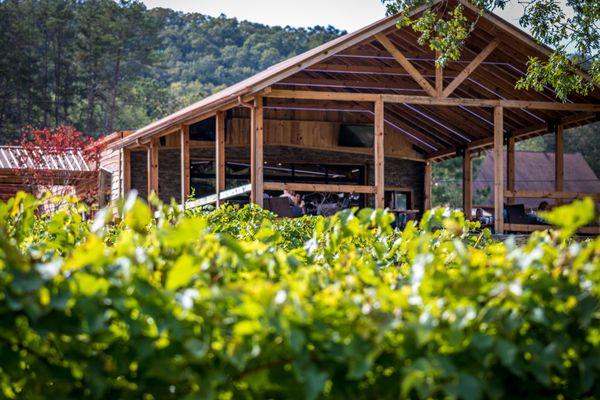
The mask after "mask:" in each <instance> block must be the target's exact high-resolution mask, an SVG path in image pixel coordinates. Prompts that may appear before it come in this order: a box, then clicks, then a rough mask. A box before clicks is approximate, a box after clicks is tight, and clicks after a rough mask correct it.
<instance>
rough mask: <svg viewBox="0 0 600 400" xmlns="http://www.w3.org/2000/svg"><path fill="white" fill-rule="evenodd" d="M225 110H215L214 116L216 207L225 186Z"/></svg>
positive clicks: (219, 202) (218, 204)
mask: <svg viewBox="0 0 600 400" xmlns="http://www.w3.org/2000/svg"><path fill="white" fill-rule="evenodd" d="M225 115H226V114H225V112H224V111H219V112H217V116H216V118H215V122H216V126H215V132H216V137H215V179H216V181H215V189H216V192H217V193H216V194H217V207H218V206H220V205H221V197H220V193H221V192H223V191H224V190H225V188H226V182H225V168H226V164H225Z"/></svg>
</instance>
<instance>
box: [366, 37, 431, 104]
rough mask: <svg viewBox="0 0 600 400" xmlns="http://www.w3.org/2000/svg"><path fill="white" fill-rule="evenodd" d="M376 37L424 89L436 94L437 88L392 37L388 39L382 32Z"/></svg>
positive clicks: (428, 92)
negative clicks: (396, 44) (395, 43)
mask: <svg viewBox="0 0 600 400" xmlns="http://www.w3.org/2000/svg"><path fill="white" fill-rule="evenodd" d="M375 38H376V39H377V40H378V41H379V43H381V44H382V45H383V47H385V49H386V50H387V51H389V52H390V54H391V55H392V57H394V59H395V60H396V61H398V63H399V64H400V65H402V68H404V69H405V70H406V72H408V73H409V74H410V76H412V77H413V79H414V80H415V81H416V82H417V83H418V84H419V86H421V87H422V88H423V90H425V92H426V93H427V94H428V95H430V96H435V89H434V88H433V87H432V86H431V85H430V84H429V82H428V81H427V79H425V77H423V75H421V73H420V72H419V71H417V69H416V68H415V67H414V66H413V65H412V63H411V62H410V61H409V60H408V58H406V57H405V56H404V54H402V52H401V51H400V50H399V49H398V48H397V47H396V46H395V45H394V44H393V43H392V42H391V41H390V39H388V37H387V36H385V35H384V34H382V33H378V34H376V35H375Z"/></svg>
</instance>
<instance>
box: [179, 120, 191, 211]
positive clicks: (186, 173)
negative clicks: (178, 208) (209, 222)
mask: <svg viewBox="0 0 600 400" xmlns="http://www.w3.org/2000/svg"><path fill="white" fill-rule="evenodd" d="M180 135H181V138H180V145H181V159H180V160H181V165H180V168H181V204H183V206H184V207H185V202H186V201H187V198H188V197H189V195H190V126H189V125H183V126H182V127H181V133H180Z"/></svg>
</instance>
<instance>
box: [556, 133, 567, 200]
mask: <svg viewBox="0 0 600 400" xmlns="http://www.w3.org/2000/svg"><path fill="white" fill-rule="evenodd" d="M554 138H555V149H554V190H555V191H557V192H562V191H563V190H564V188H565V141H564V127H563V124H558V125H557V126H556V130H555V131H554ZM559 203H560V201H559Z"/></svg>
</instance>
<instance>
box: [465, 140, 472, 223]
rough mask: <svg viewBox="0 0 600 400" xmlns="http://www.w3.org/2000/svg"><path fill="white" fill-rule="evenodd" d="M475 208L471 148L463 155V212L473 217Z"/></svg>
mask: <svg viewBox="0 0 600 400" xmlns="http://www.w3.org/2000/svg"><path fill="white" fill-rule="evenodd" d="M472 210H473V169H472V165H471V150H469V149H465V153H464V155H463V212H464V214H465V218H466V219H471V212H472Z"/></svg>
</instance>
